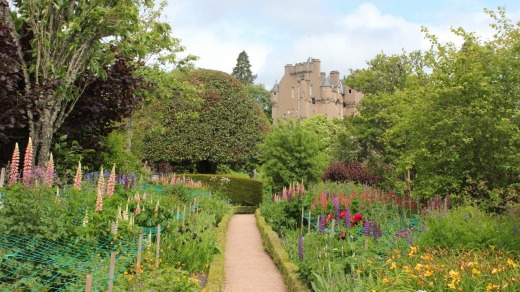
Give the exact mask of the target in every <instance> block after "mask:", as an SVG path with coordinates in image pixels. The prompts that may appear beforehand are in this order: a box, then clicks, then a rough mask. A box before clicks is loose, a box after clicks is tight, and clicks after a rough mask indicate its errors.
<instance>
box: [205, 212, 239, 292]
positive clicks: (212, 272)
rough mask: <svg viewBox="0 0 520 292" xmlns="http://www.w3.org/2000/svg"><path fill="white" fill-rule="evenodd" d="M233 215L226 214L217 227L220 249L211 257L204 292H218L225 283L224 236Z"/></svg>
mask: <svg viewBox="0 0 520 292" xmlns="http://www.w3.org/2000/svg"><path fill="white" fill-rule="evenodd" d="M231 217H233V214H232V213H230V214H226V215H225V216H224V217H223V218H222V220H221V221H220V223H219V224H218V227H217V244H218V246H219V248H220V253H219V254H217V255H215V256H214V257H213V260H212V261H211V264H210V267H209V273H208V282H207V283H206V287H205V289H206V291H213V292H220V291H222V290H223V289H224V283H225V281H226V265H225V262H224V260H225V254H226V253H225V250H226V236H227V230H228V227H229V221H230V220H231Z"/></svg>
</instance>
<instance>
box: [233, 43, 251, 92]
mask: <svg viewBox="0 0 520 292" xmlns="http://www.w3.org/2000/svg"><path fill="white" fill-rule="evenodd" d="M231 75H233V76H234V77H235V78H236V79H238V80H240V82H242V84H244V86H248V85H252V84H253V82H254V81H255V79H256V75H253V72H251V64H250V63H249V57H248V56H247V53H246V51H242V52H241V53H240V54H239V55H238V58H237V64H236V66H235V68H233V73H231Z"/></svg>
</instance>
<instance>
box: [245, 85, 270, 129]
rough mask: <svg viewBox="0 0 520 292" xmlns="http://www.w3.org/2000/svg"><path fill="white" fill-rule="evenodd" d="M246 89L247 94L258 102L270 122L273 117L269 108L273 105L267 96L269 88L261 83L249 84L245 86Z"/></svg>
mask: <svg viewBox="0 0 520 292" xmlns="http://www.w3.org/2000/svg"><path fill="white" fill-rule="evenodd" d="M246 90H247V92H248V94H249V96H251V98H253V99H254V100H256V101H257V102H258V104H259V105H260V107H261V108H262V110H263V111H264V114H265V116H266V117H267V119H268V120H269V121H270V122H271V123H272V121H273V118H272V116H271V110H272V108H273V105H272V102H271V99H270V98H269V95H270V92H269V90H267V89H265V85H264V84H262V83H260V84H250V85H248V86H246Z"/></svg>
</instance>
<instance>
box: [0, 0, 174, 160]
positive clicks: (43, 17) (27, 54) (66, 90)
mask: <svg viewBox="0 0 520 292" xmlns="http://www.w3.org/2000/svg"><path fill="white" fill-rule="evenodd" d="M1 3H2V6H1V8H2V12H1V13H2V15H3V16H4V17H3V18H2V20H3V22H4V25H5V26H7V27H9V30H5V31H4V32H8V33H9V35H7V34H5V33H4V34H2V35H1V36H2V37H3V38H7V37H9V38H11V39H12V41H9V43H10V44H11V46H10V47H9V52H8V53H7V54H8V55H9V56H10V57H11V58H12V59H14V60H16V64H18V66H19V67H18V68H17V70H19V73H18V76H19V77H20V80H21V81H20V82H18V84H17V88H16V89H15V92H14V93H13V94H11V95H10V96H9V98H10V99H13V98H19V97H21V98H22V100H23V99H26V100H27V101H28V102H27V105H26V106H25V108H24V115H25V116H26V120H27V123H26V126H27V127H28V131H29V135H30V136H31V137H32V140H33V143H34V148H35V149H36V154H37V155H36V156H37V157H38V162H39V164H41V165H43V164H44V163H46V161H47V158H48V154H49V150H50V147H51V141H52V139H53V136H54V135H55V133H56V132H57V131H58V129H59V128H60V127H61V126H62V125H63V123H64V122H65V119H66V118H67V117H68V116H69V114H70V113H71V112H72V111H73V109H74V107H75V105H76V104H77V103H78V101H79V100H80V98H81V96H82V94H83V93H84V92H85V90H86V88H88V86H89V85H90V84H91V83H92V82H94V81H95V80H96V79H99V78H106V77H107V71H106V70H107V68H108V67H109V66H110V65H111V64H114V63H115V59H116V55H117V54H121V55H122V56H123V57H128V58H131V59H132V60H134V61H136V62H138V63H139V64H143V62H144V61H146V60H147V59H149V58H150V56H151V55H155V56H157V58H156V60H158V61H170V62H171V61H172V60H174V59H175V55H176V53H177V52H178V51H181V50H183V48H182V47H181V46H180V45H179V40H178V39H175V38H173V37H171V28H170V26H169V25H167V24H165V23H163V22H160V21H159V20H158V18H159V16H160V12H159V11H158V10H156V9H155V5H156V4H155V1H148V0H147V1H143V0H129V1H110V0H97V1H58V2H56V1H51V0H38V1H36V0H28V1H14V2H13V5H14V8H15V9H14V10H13V11H9V6H8V5H5V1H2V2H1ZM160 7H161V8H162V7H163V6H160ZM11 16H12V18H11ZM113 47H116V48H117V50H113V49H112V48H113ZM4 49H5V48H4Z"/></svg>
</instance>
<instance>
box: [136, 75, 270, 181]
mask: <svg viewBox="0 0 520 292" xmlns="http://www.w3.org/2000/svg"><path fill="white" fill-rule="evenodd" d="M181 78H184V79H185V80H184V81H186V82H188V83H189V84H190V85H191V86H192V87H194V88H195V92H196V94H197V95H198V96H200V97H201V98H202V99H203V103H202V105H200V106H198V107H196V106H194V107H192V108H189V109H187V108H186V107H185V106H182V104H183V102H184V101H183V98H184V94H183V92H182V90H178V91H177V92H178V94H176V96H173V97H172V98H171V99H170V100H168V101H166V103H165V106H163V107H161V108H160V110H161V111H164V112H163V114H162V115H161V116H162V119H161V121H160V123H161V127H157V129H155V130H152V131H151V132H150V133H149V134H148V135H146V137H145V139H144V142H143V151H144V153H145V156H146V158H147V159H149V160H151V161H168V162H174V163H178V164H183V165H186V164H195V165H196V167H197V171H198V172H199V173H215V172H216V169H217V165H218V164H228V165H233V164H238V163H243V162H244V161H246V160H247V159H249V158H251V157H255V156H256V155H257V151H258V144H259V143H260V142H261V141H262V140H263V137H264V136H265V134H266V133H267V131H268V129H269V123H268V121H267V119H266V118H265V115H264V114H263V112H262V109H261V108H260V106H259V105H258V103H257V102H256V101H255V100H253V99H252V98H251V97H249V95H248V94H247V92H246V91H245V89H244V86H243V85H242V83H240V81H238V80H237V79H236V78H234V77H233V76H231V75H229V74H228V73H224V72H221V71H215V70H207V69H198V70H194V71H191V72H189V73H186V74H185V75H183V76H182V77H181ZM193 113H194V114H193Z"/></svg>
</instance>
